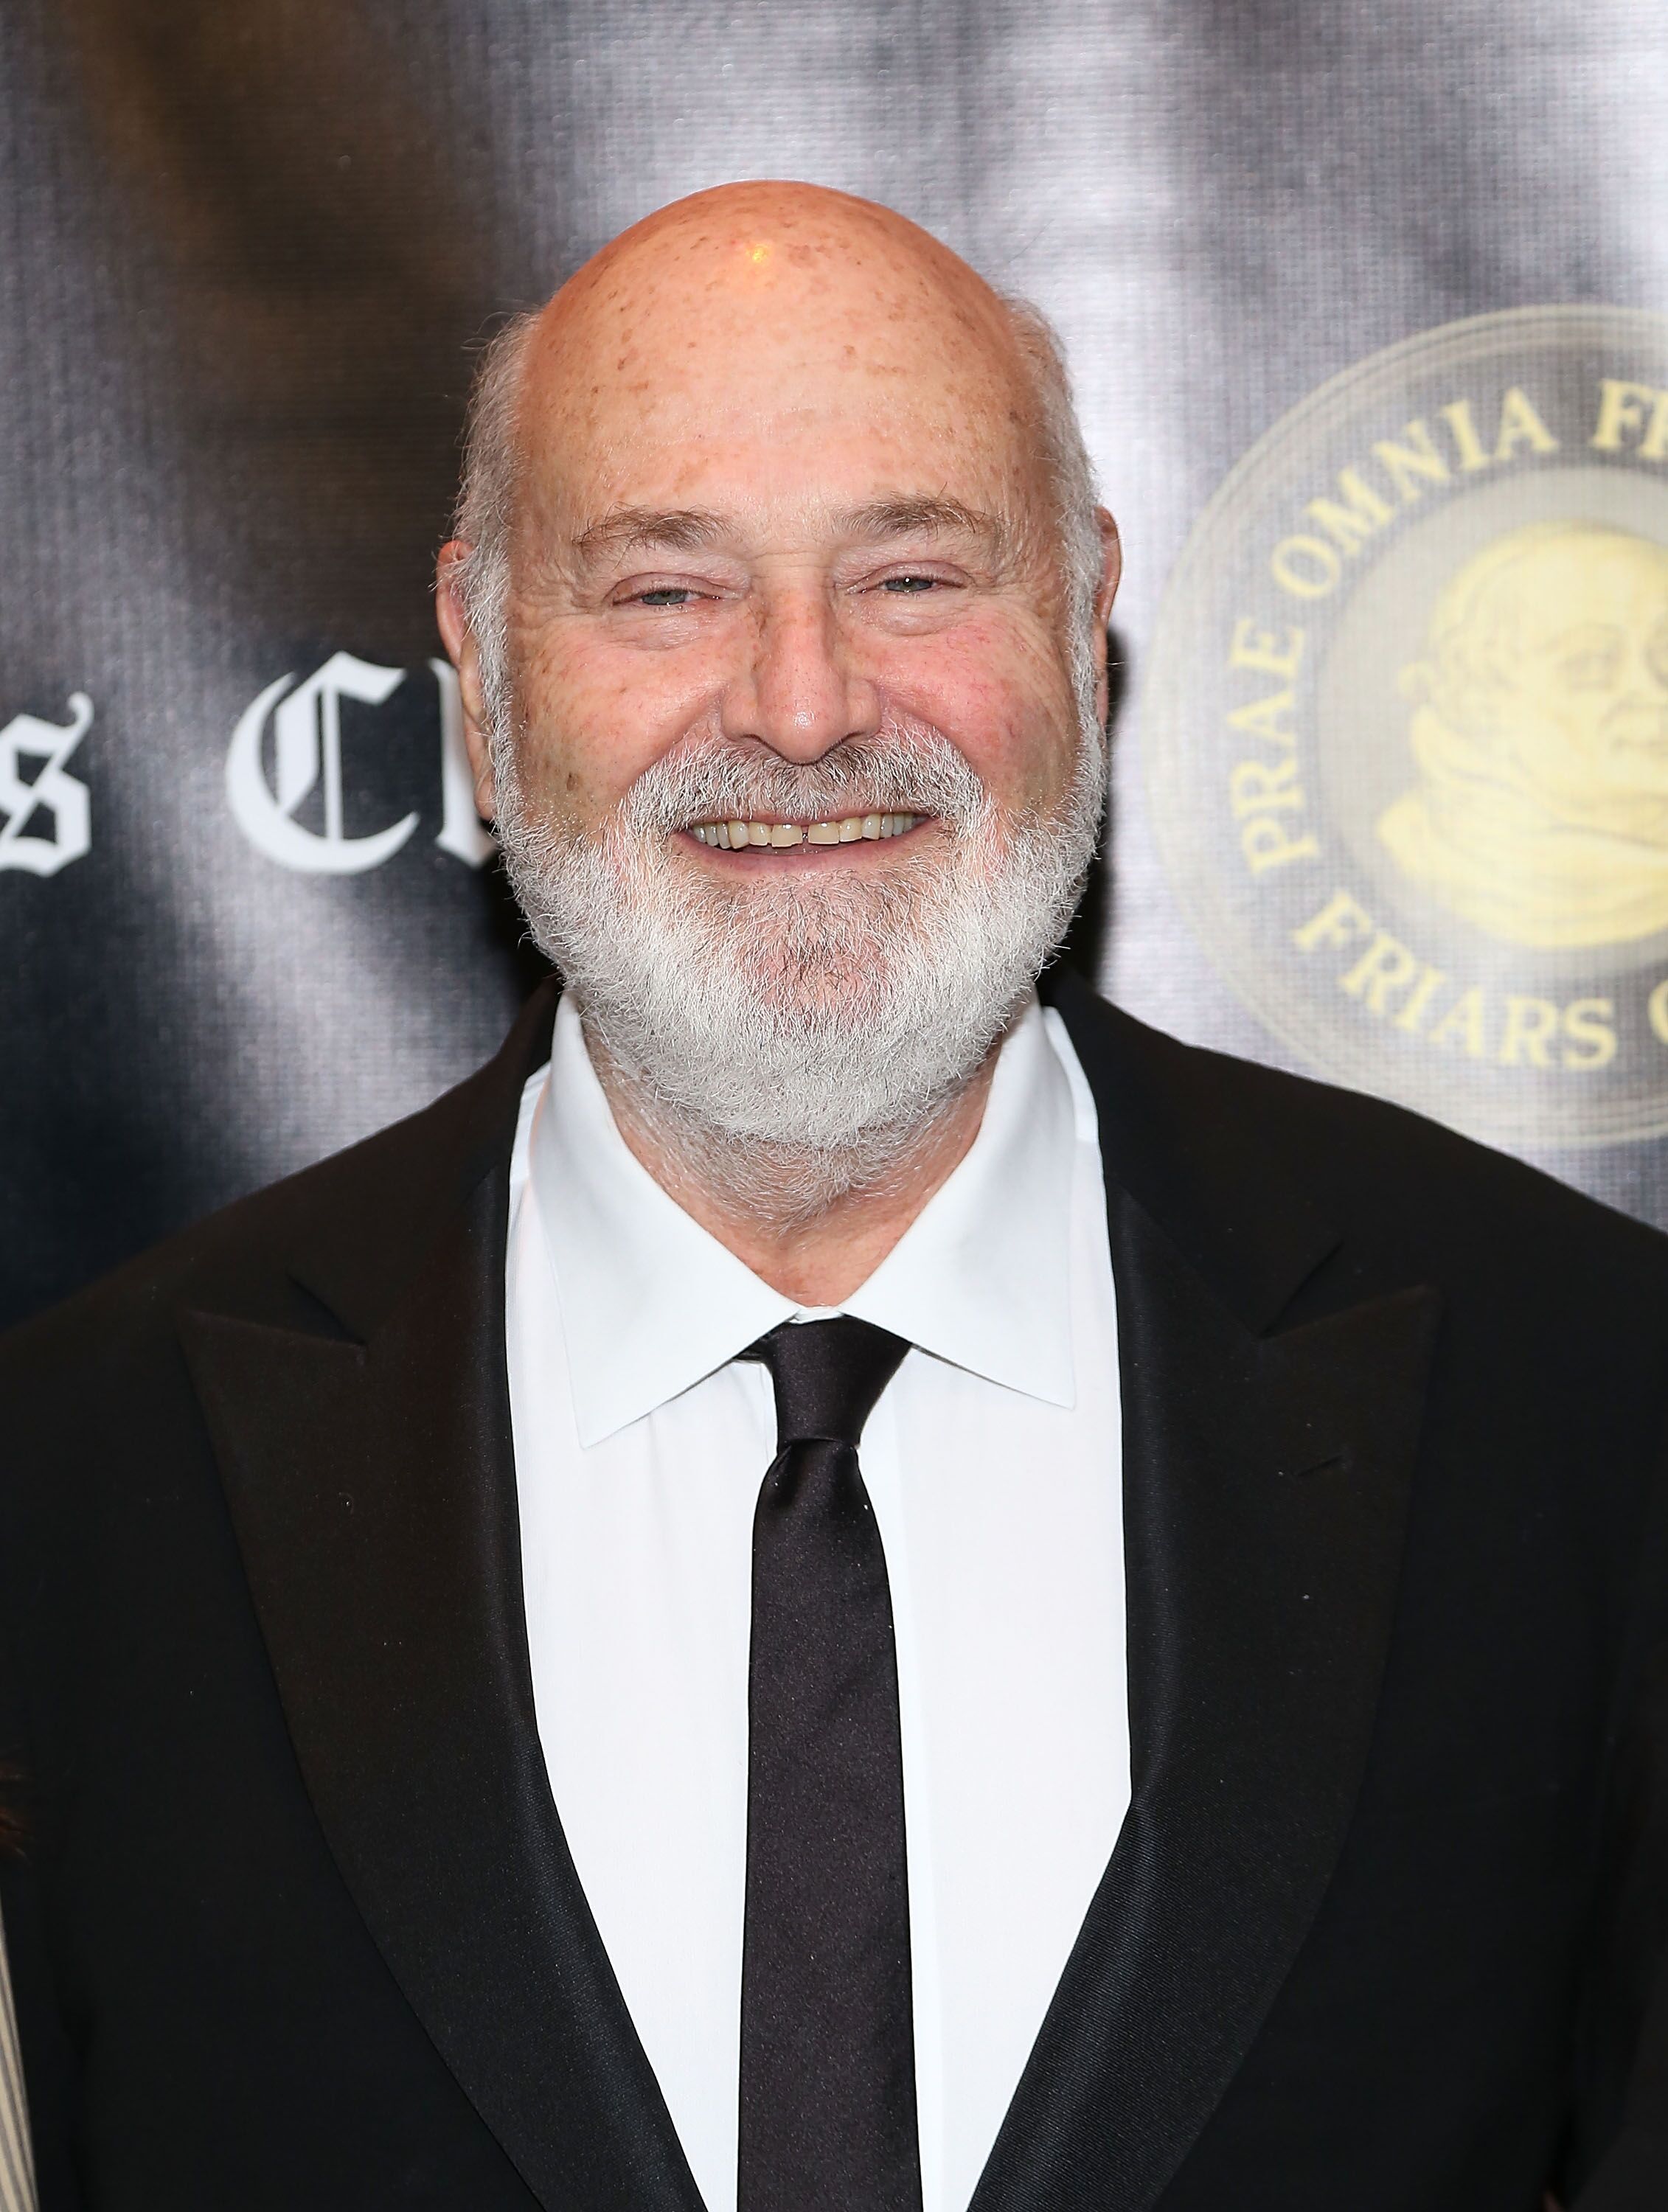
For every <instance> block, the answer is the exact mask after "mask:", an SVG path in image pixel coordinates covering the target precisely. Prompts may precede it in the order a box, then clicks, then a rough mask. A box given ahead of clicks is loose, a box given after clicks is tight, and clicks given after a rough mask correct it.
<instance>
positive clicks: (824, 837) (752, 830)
mask: <svg viewBox="0 0 1668 2212" xmlns="http://www.w3.org/2000/svg"><path fill="white" fill-rule="evenodd" d="M928 818H929V817H928V816H927V815H924V814H848V815H845V816H843V817H842V818H841V819H840V820H839V821H837V822H740V821H731V822H697V823H691V827H690V833H689V834H690V836H691V837H693V838H695V839H696V841H697V842H698V843H700V844H703V845H715V846H716V847H717V848H718V849H719V850H720V851H721V852H725V853H736V852H740V850H741V849H742V848H744V847H746V846H753V845H769V846H772V847H774V848H776V850H778V851H782V850H784V849H785V848H787V847H788V846H791V845H855V844H856V843H857V842H859V841H860V840H861V839H863V838H869V839H874V838H877V837H902V836H904V835H905V834H906V833H907V832H908V831H909V830H911V829H915V828H916V826H917V825H918V824H919V823H922V822H925V821H927V820H928Z"/></svg>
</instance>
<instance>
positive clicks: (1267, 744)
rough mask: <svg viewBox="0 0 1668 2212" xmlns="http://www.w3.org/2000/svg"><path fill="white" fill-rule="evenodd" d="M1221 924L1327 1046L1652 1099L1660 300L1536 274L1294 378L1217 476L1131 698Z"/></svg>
mask: <svg viewBox="0 0 1668 2212" xmlns="http://www.w3.org/2000/svg"><path fill="white" fill-rule="evenodd" d="M1141 727H1142V740H1143V745H1144V748H1145V752H1146V758H1147V772H1148V787H1149V791H1150V794H1151V799H1152V804H1153V810H1154V821H1155V825H1156V828H1157V831H1158V836H1159V842H1160V849H1161V851H1162V853H1163V855H1164V859H1165V862H1166V868H1167V870H1168V872H1169V875H1170V878H1171V880H1172V883H1173V884H1174V885H1175V887H1176V890H1177V892H1178V896H1179V898H1180V900H1181V902H1182V905H1183V907H1184V910H1185V911H1186V913H1187V915H1188V916H1189V918H1190V921H1192V922H1193V924H1194V926H1195V927H1196V929H1197V930H1198V932H1199V934H1200V935H1201V937H1202V939H1203V941H1204V944H1205V945H1206V948H1207V950H1208V951H1209V953H1210V954H1211V956H1212V957H1213V958H1214V960H1215V962H1216V963H1217V964H1218V965H1219V966H1220V967H1221V969H1222V970H1223V972H1224V973H1225V974H1226V975H1227V977H1228V979H1229V981H1231V982H1232V983H1233V986H1234V987H1235V988H1236V989H1237V990H1238V991H1239V994H1241V996H1242V997H1243V998H1244V999H1245V1001H1246V1003H1247V1004H1248V1005H1249V1006H1251V1009H1252V1010H1253V1011H1254V1012H1256V1013H1257V1015H1258V1016H1259V1017H1260V1018H1262V1020H1263V1022H1265V1023H1266V1024H1267V1025H1268V1026H1269V1028H1270V1029H1271V1030H1274V1031H1275V1034H1276V1035H1277V1036H1280V1037H1281V1039H1283V1040H1284V1041H1285V1042H1287V1043H1288V1044H1289V1045H1290V1046H1292V1047H1293V1048H1295V1049H1296V1050H1297V1051H1298V1052H1299V1053H1300V1054H1302V1055H1303V1056H1304V1057H1305V1058H1306V1060H1309V1061H1310V1062H1311V1063H1312V1065H1313V1066H1315V1067H1316V1068H1317V1069H1318V1071H1319V1073H1322V1074H1324V1075H1326V1076H1329V1077H1331V1078H1333V1079H1336V1080H1339V1081H1342V1082H1346V1083H1350V1084H1353V1085H1356V1086H1357V1087H1359V1088H1361V1089H1363V1090H1368V1091H1377V1092H1379V1093H1380V1094H1381V1095H1383V1096H1385V1097H1393V1098H1398V1099H1401V1100H1403V1102H1405V1103H1408V1104H1410V1105H1413V1106H1415V1107H1417V1108H1418V1109H1421V1111H1423V1112H1425V1113H1428V1114H1432V1115H1436V1116H1437V1117H1439V1118H1440V1119H1441V1120H1444V1121H1449V1122H1452V1123H1453V1124H1455V1125H1456V1126H1458V1127H1463V1128H1466V1129H1469V1130H1470V1131H1472V1132H1474V1133H1476V1134H1478V1135H1481V1136H1483V1137H1487V1138H1491V1139H1496V1140H1498V1141H1502V1142H1507V1143H1516V1144H1521V1145H1527V1146H1547V1147H1560V1146H1568V1145H1588V1144H1604V1143H1616V1142H1619V1141H1622V1140H1625V1139H1632V1138H1641V1137H1647V1136H1657V1135H1660V1134H1662V1133H1665V1132H1668V320H1663V319H1658V318H1656V317H1653V316H1649V315H1644V314H1637V313H1630V312H1628V311H1625V310H1622V309H1615V308H1602V307H1530V308H1519V309H1515V310H1513V312H1511V313H1507V314H1499V315H1485V316H1480V317H1477V318H1476V319H1471V320H1469V321H1465V322H1461V323H1452V324H1449V325H1445V326H1444V327H1443V328H1441V329H1440V330H1435V331H1427V332H1424V333H1422V334H1421V336H1419V337H1415V338H1412V339H1409V340H1408V341H1406V342H1405V343H1403V344H1401V345H1397V346H1394V347H1392V348H1391V349H1389V350H1388V351H1387V352H1385V353H1381V354H1378V355H1375V356H1373V357H1372V358H1371V359H1370V360H1367V361H1366V362H1361V364H1359V365H1358V366H1357V367H1356V368H1352V369H1350V370H1348V371H1347V372H1346V373H1345V374H1343V375H1342V376H1339V377H1336V378H1335V379H1334V380H1333V381H1332V382H1331V383H1330V384H1328V385H1326V386H1323V387H1322V389H1321V390H1319V391H1318V392H1315V393H1314V394H1312V397H1311V398H1308V399H1306V400H1305V401H1304V402H1303V403H1302V404H1300V406H1298V407H1297V408H1295V409H1294V410H1293V411H1292V412H1291V414H1289V415H1288V416H1286V417H1285V418H1284V420H1283V421H1281V422H1279V423H1277V424H1276V425H1275V428H1273V429H1272V430H1271V431H1270V432H1269V434H1268V435H1267V436H1266V437H1264V438H1263V440H1262V441H1261V442H1260V443H1259V444H1258V445H1257V446H1256V447H1254V448H1253V449H1252V451H1251V453H1249V454H1247V456H1246V457H1245V459H1244V460H1243V461H1242V462H1241V463H1240V464H1239V467H1238V468H1237V469H1235V471H1233V475H1232V476H1231V477H1229V478H1228V480H1227V483H1225V484H1224V485H1223V487H1222V489H1221V491H1220V492H1219V493H1218V494H1217V495H1216V497H1215V498H1214V500H1213V501H1211V503H1210V505H1209V507H1208V508H1207V509H1206V511H1205V513H1204V514H1203V516H1202V518H1201V520H1200V521H1199V524H1198V526H1197V527H1196V530H1195V531H1194V532H1193V535H1192V537H1191V538H1190V540H1189V543H1188V545H1187V547H1186V550H1184V554H1183V556H1182V558H1181V561H1180V562H1179V563H1178V567H1177V569H1176V572H1175V574H1174V575H1173V576H1172V580H1171V582H1170V585H1169V586H1168V589H1167V592H1166V599H1165V605H1164V608H1163V611H1162V613H1161V616H1160V623H1159V629H1158V635H1157V636H1156V638H1155V641H1154V650H1153V655H1152V660H1151V665H1150V670H1149V673H1148V682H1147V687H1146V692H1145V696H1144V700H1143V706H1142V715H1141Z"/></svg>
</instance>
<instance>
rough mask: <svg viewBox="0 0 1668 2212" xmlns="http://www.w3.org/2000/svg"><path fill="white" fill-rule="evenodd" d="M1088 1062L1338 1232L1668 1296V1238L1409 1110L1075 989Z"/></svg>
mask: <svg viewBox="0 0 1668 2212" xmlns="http://www.w3.org/2000/svg"><path fill="white" fill-rule="evenodd" d="M1055 1002H1056V1005H1058V1006H1059V1008H1060V1011H1061V1012H1062V1016H1063V1017H1064V1018H1066V1020H1067V1024H1068V1029H1069V1030H1071V1033H1072V1036H1073V1041H1074V1043H1075V1044H1076V1045H1077V1047H1078V1048H1079V1051H1080V1054H1081V1055H1083V1056H1084V1057H1085V1058H1086V1060H1092V1059H1097V1058H1098V1059H1099V1061H1100V1063H1101V1066H1102V1070H1103V1080H1105V1081H1107V1082H1109V1083H1111V1084H1112V1085H1117V1083H1118V1082H1119V1081H1120V1080H1127V1079H1129V1075H1130V1073H1132V1072H1133V1073H1135V1080H1136V1082H1137V1084H1138V1086H1139V1088H1140V1089H1141V1091H1142V1092H1143V1093H1144V1094H1145V1100H1146V1103H1145V1115H1146V1116H1147V1117H1148V1118H1151V1119H1152V1120H1154V1121H1161V1122H1163V1123H1166V1124H1167V1125H1168V1138H1169V1142H1170V1143H1171V1145H1172V1146H1173V1147H1174V1148H1176V1149H1177V1151H1178V1152H1181V1153H1184V1154H1191V1155H1192V1156H1193V1157H1194V1158H1196V1159H1199V1160H1201V1161H1202V1160H1203V1159H1204V1158H1206V1157H1207V1156H1209V1157H1210V1158H1213V1159H1214V1160H1218V1161H1220V1160H1221V1158H1223V1157H1224V1156H1226V1157H1227V1158H1231V1159H1233V1161H1235V1162H1236V1163H1237V1164H1238V1169H1239V1173H1240V1174H1242V1175H1245V1176H1251V1175H1254V1174H1256V1173H1257V1172H1258V1164H1259V1163H1261V1164H1262V1165H1263V1170H1265V1171H1267V1172H1269V1173H1278V1174H1279V1175H1280V1176H1281V1177H1282V1178H1283V1179H1284V1180H1285V1181H1286V1182H1288V1183H1289V1184H1290V1185H1291V1186H1292V1187H1294V1188H1296V1189H1299V1190H1301V1191H1302V1192H1303V1193H1304V1194H1306V1197H1307V1198H1309V1199H1310V1200H1312V1202H1313V1203H1314V1204H1316V1205H1317V1206H1319V1207H1320V1208H1321V1209H1323V1210H1324V1211H1325V1212H1328V1213H1330V1215H1331V1216H1333V1217H1334V1218H1337V1219H1338V1220H1339V1221H1340V1223H1341V1225H1346V1224H1348V1223H1351V1222H1374V1223H1381V1224H1382V1225H1384V1226H1385V1229H1386V1230H1387V1231H1395V1232H1396V1233H1397V1234H1398V1235H1399V1236H1401V1237H1406V1238H1409V1239H1411V1240H1412V1241H1415V1242H1424V1243H1428V1244H1444V1245H1450V1246H1452V1245H1454V1244H1457V1243H1470V1244H1476V1243H1479V1242H1480V1241H1481V1240H1488V1242H1489V1243H1492V1245H1493V1247H1494V1249H1496V1250H1497V1251H1499V1252H1500V1253H1501V1255H1502V1256H1504V1255H1506V1254H1507V1253H1510V1252H1514V1251H1518V1250H1521V1249H1529V1250H1533V1251H1535V1252H1537V1254H1540V1255H1550V1254H1552V1253H1558V1254H1560V1255H1566V1256H1568V1257H1572V1258H1574V1257H1576V1256H1578V1255H1584V1254H1590V1255H1591V1256H1592V1261H1593V1262H1594V1263H1595V1264H1596V1265H1598V1266H1599V1267H1624V1268H1628V1269H1634V1268H1636V1269H1638V1270H1641V1271H1642V1273H1644V1274H1645V1275H1646V1276H1647V1277H1649V1278H1651V1279H1653V1281H1656V1282H1659V1283H1660V1284H1661V1285H1662V1286H1663V1289H1664V1290H1665V1291H1668V1237H1665V1236H1664V1235H1663V1234H1662V1233H1661V1232H1660V1231H1658V1230H1656V1229H1653V1228H1651V1227H1649V1226H1647V1225H1646V1224H1644V1223H1642V1222H1640V1221H1638V1220H1636V1219H1635V1218H1632V1217H1631V1216H1629V1215H1628V1214H1624V1213H1622V1212H1618V1211H1617V1210H1616V1208H1615V1207H1613V1206H1609V1205H1606V1204H1605V1203H1604V1202H1603V1201H1602V1200H1598V1199H1597V1198H1594V1197H1592V1196H1589V1195H1588V1194H1586V1193H1584V1192H1581V1191H1578V1190H1576V1189H1574V1188H1572V1187H1571V1186H1570V1185H1569V1184H1568V1183H1567V1182H1561V1181H1560V1180H1559V1179H1558V1178H1557V1177H1556V1176H1552V1175H1549V1174H1548V1173H1546V1172H1545V1171H1544V1170H1542V1169H1540V1168H1537V1167H1534V1166H1531V1165H1530V1164H1528V1163H1527V1162H1525V1161H1524V1160H1521V1159H1519V1158H1514V1157H1513V1156H1512V1155H1510V1154H1508V1153H1505V1152H1498V1151H1496V1150H1495V1149H1494V1148H1493V1147H1492V1146H1488V1145H1487V1144H1483V1143H1481V1142H1479V1141H1478V1140H1477V1139H1475V1138H1472V1137H1467V1136H1463V1135H1461V1134H1460V1133H1458V1132H1457V1131H1456V1130H1453V1129H1452V1128H1449V1127H1446V1126H1445V1125H1444V1124H1442V1123H1440V1122H1438V1121H1432V1120H1430V1119H1429V1118H1428V1116H1426V1115H1421V1114H1418V1113H1415V1112H1414V1111H1412V1110H1411V1109H1409V1108H1407V1107H1404V1106H1399V1105H1395V1104H1392V1103H1391V1102H1389V1101H1388V1100H1385V1099H1382V1098H1378V1097H1372V1096H1370V1095H1368V1094H1367V1093H1365V1092H1361V1091H1350V1090H1346V1089H1344V1088H1342V1087H1341V1086H1340V1085H1336V1084H1331V1083H1326V1082H1323V1081H1320V1080H1318V1079H1315V1078H1313V1077H1310V1076H1305V1075H1297V1074H1294V1073H1289V1072H1288V1071H1287V1070H1285V1069H1282V1068H1277V1067H1270V1066H1265V1065H1264V1064H1263V1063H1262V1062H1259V1061H1253V1060H1242V1059H1239V1058H1237V1057H1235V1056H1234V1055H1233V1054H1228V1053H1224V1052H1219V1051H1216V1050H1214V1049H1212V1048H1208V1047H1206V1046H1202V1045H1196V1044H1190V1043H1187V1042H1184V1041H1183V1040H1182V1039H1180V1038H1178V1037H1176V1036H1170V1035H1169V1034H1167V1033H1166V1032H1165V1031H1163V1030H1156V1029H1154V1028H1152V1027H1150V1026H1149V1025H1148V1024H1146V1023H1144V1022H1141V1021H1139V1020H1138V1019H1137V1018H1135V1016H1134V1015H1132V1014H1130V1013H1129V1012H1126V1011H1125V1010H1124V1009H1123V1008H1122V1007H1120V1006H1115V1005H1113V1004H1112V1003H1111V1002H1110V1001H1109V1000H1105V999H1104V998H1102V997H1100V996H1099V994H1096V993H1094V992H1092V991H1091V990H1090V989H1089V988H1088V987H1087V985H1086V984H1082V983H1080V982H1078V981H1075V979H1073V980H1072V981H1069V982H1068V983H1067V984H1066V985H1065V987H1063V989H1062V990H1060V991H1059V992H1058V994H1057V995H1056V1001H1055Z"/></svg>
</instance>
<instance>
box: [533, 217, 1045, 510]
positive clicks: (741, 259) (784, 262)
mask: <svg viewBox="0 0 1668 2212" xmlns="http://www.w3.org/2000/svg"><path fill="white" fill-rule="evenodd" d="M943 260H944V262H945V263H946V264H947V269H941V268H934V266H933V265H932V264H931V263H930V261H923V260H922V258H919V257H916V258H911V257H910V256H900V255H899V254H898V253H896V252H890V251H888V250H885V248H884V242H883V243H882V245H880V246H874V247H873V248H866V247H865V246H864V244H863V241H862V240H861V239H860V240H858V241H857V242H856V243H855V245H854V244H853V243H852V242H851V241H849V240H848V241H845V242H844V243H843V245H840V246H838V248H837V246H836V244H835V243H834V242H831V241H829V240H819V239H816V238H812V239H809V240H801V239H797V238H795V237H794V236H793V235H791V234H790V235H788V236H787V237H774V236H767V237H760V238H752V237H750V236H749V235H748V234H747V233H746V230H745V228H740V227H738V228H735V229H734V232H730V231H720V232H718V233H716V234H712V235H705V236H703V237H702V238H700V239H699V240H695V241H693V242H687V241H685V242H679V244H677V246H675V247H674V248H673V249H669V250H668V251H667V252H661V253H655V254H651V255H648V256H639V257H636V258H635V259H630V260H628V262H627V264H626V265H625V266H624V267H623V268H619V269H614V270H611V269H610V268H609V267H608V266H606V264H605V266H604V267H603V268H602V270H600V271H599V272H597V273H596V274H594V275H592V274H589V273H588V272H587V273H584V274H582V276H581V279H578V280H575V287H569V290H568V291H567V292H564V293H563V294H559V295H557V300H556V301H555V302H553V303H552V307H551V309H550V310H548V311H547V312H546V314H545V318H544V320H543V321H542V323H541V325H540V326H539V330H538V331H537V333H536V334H535V337H534V339H533V343H532V346H531V349H530V352H529V356H528V360H527V368H526V375H525V381H524V384H523V386H522V394H521V405H520V459H521V464H522V468H523V471H524V474H525V478H526V480H527V483H528V484H529V486H530V487H531V488H532V489H533V491H534V492H535V495H539V498H540V503H541V504H543V505H548V504H551V503H553V504H555V505H556V506H557V507H564V508H569V509H571V508H573V507H581V508H594V507H595V506H596V505H597V504H598V503H599V502H607V503H615V502H624V503H636V502H639V501H642V502H647V501H652V500H657V499H658V500H666V501H686V502H688V503H691V504H693V503H696V500H697V495H703V496H704V498H705V499H706V501H708V502H710V500H711V498H712V496H713V495H714V494H715V492H716V491H718V490H720V489H721V487H722V486H723V484H724V483H726V482H727V481H730V482H732V483H734V484H735V485H736V486H737V487H740V486H742V485H749V486H751V488H752V492H753V494H754V495H757V494H758V491H759V490H760V489H761V488H763V489H767V490H768V491H769V493H770V496H771V498H772V500H779V501H784V502H788V503H794V504H798V505H801V506H809V505H811V504H813V503H814V502H816V501H819V500H820V501H824V502H825V503H831V504H837V503H838V502H839V501H841V500H842V499H844V498H848V497H856V496H874V495H882V496H884V495H909V494H913V493H920V492H922V491H926V490H937V491H947V492H950V493H952V494H961V495H968V494H971V495H974V496H976V497H983V499H985V500H987V501H988V500H989V499H991V498H993V497H999V496H1001V494H1002V492H1003V491H1004V490H1006V491H1007V494H1008V495H1009V496H1010V497H1013V496H1024V495H1026V494H1027V493H1028V491H1029V490H1030V489H1031V488H1032V477H1034V475H1035V473H1036V469H1037V459H1036V447H1037V440H1036V436H1035V426H1034V422H1033V406H1032V392H1031V389H1030V386H1029V383H1028V380H1027V379H1026V375H1025V373H1024V368H1023V364H1022V362H1021V359H1020V355H1019V351H1018V349H1017V347H1016V345H1015V343H1014V338H1013V336H1012V333H1011V331H1010V329H1009V328H1008V326H1007V321H1006V319H1005V317H1004V315H1003V313H1002V311H1001V307H1000V305H999V303H997V302H996V301H995V298H994V295H990V294H989V292H988V290H986V289H985V288H984V287H983V286H982V285H981V284H979V283H978V282H977V279H975V278H973V277H972V276H971V271H963V272H962V279H963V280H964V281H957V279H956V278H955V276H954V272H955V270H958V269H959V264H955V263H954V262H953V259H952V258H951V257H949V256H947V255H946V256H944V257H943Z"/></svg>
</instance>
